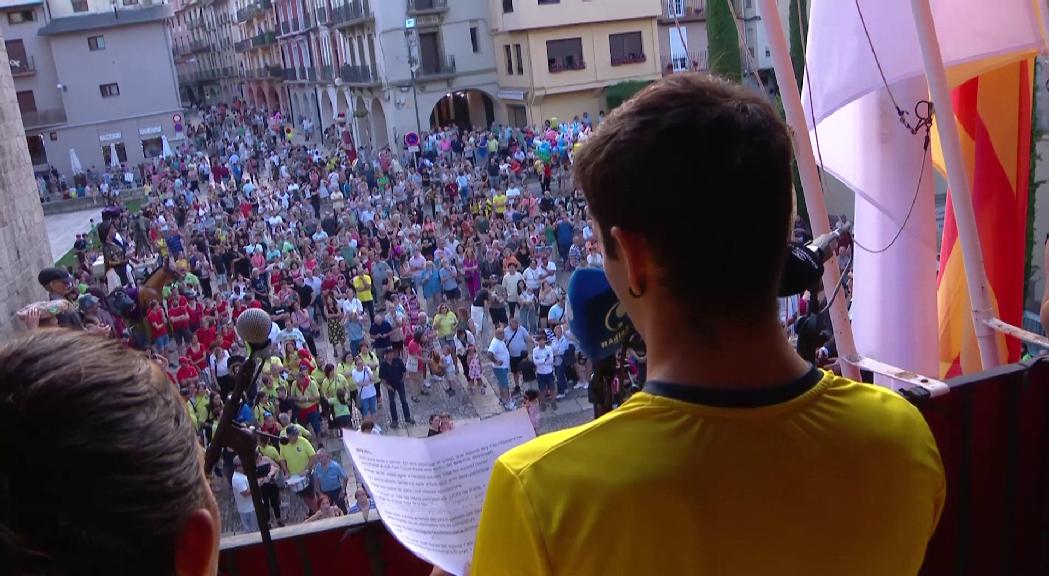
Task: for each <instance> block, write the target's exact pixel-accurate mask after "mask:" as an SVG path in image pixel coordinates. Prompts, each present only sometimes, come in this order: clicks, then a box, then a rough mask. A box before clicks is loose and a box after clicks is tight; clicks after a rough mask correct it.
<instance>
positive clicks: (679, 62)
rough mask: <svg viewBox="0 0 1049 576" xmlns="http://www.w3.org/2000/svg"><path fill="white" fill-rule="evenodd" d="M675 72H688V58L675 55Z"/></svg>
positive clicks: (673, 60) (673, 59)
mask: <svg viewBox="0 0 1049 576" xmlns="http://www.w3.org/2000/svg"><path fill="white" fill-rule="evenodd" d="M672 62H673V66H674V72H685V71H687V70H688V56H686V55H678V54H675V55H674V56H673V58H672Z"/></svg>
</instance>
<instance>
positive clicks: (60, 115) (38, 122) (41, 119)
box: [22, 108, 66, 130]
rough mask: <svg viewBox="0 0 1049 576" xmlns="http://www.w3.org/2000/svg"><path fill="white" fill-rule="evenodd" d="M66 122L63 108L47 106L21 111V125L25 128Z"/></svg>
mask: <svg viewBox="0 0 1049 576" xmlns="http://www.w3.org/2000/svg"><path fill="white" fill-rule="evenodd" d="M65 122H66V109H65V108H47V109H44V110H34V111H32V112H22V125H23V127H24V128H25V129H26V130H31V129H37V128H44V127H46V126H57V125H58V124H64V123H65Z"/></svg>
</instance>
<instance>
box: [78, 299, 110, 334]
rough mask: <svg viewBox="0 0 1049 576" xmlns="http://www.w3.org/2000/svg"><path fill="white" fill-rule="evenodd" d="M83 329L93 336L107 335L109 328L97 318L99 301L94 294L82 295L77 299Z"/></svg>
mask: <svg viewBox="0 0 1049 576" xmlns="http://www.w3.org/2000/svg"><path fill="white" fill-rule="evenodd" d="M77 308H78V309H79V310H80V316H81V322H82V324H83V326H84V329H85V330H87V331H89V332H92V333H95V334H109V331H110V330H109V326H108V325H107V324H106V323H105V322H103V321H102V319H101V318H99V317H98V311H99V300H98V297H97V296H95V295H94V294H84V295H83V296H81V297H80V298H79V299H77Z"/></svg>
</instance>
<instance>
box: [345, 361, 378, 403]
mask: <svg viewBox="0 0 1049 576" xmlns="http://www.w3.org/2000/svg"><path fill="white" fill-rule="evenodd" d="M350 378H353V381H354V382H355V383H356V384H357V388H358V389H359V390H360V391H361V399H362V400H364V399H367V398H373V397H375V382H374V381H373V378H372V370H371V368H368V367H367V366H365V367H364V368H362V369H361V370H358V369H357V368H354V369H353V370H351V371H350Z"/></svg>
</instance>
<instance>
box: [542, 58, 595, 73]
mask: <svg viewBox="0 0 1049 576" xmlns="http://www.w3.org/2000/svg"><path fill="white" fill-rule="evenodd" d="M547 67H548V68H549V70H550V71H551V72H555V73H556V72H566V71H569V70H585V69H586V62H585V61H584V60H583V59H582V58H579V59H572V60H560V61H559V60H549V61H548V62H547Z"/></svg>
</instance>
